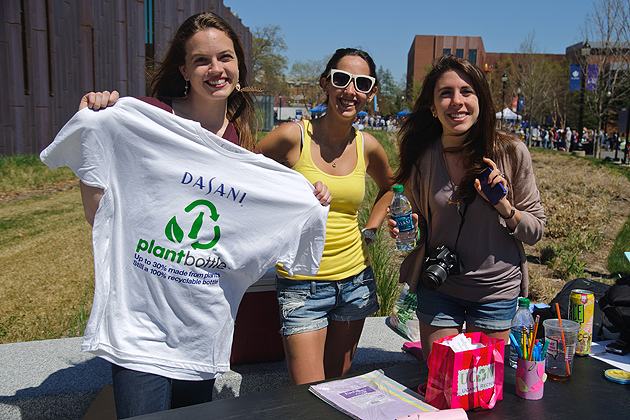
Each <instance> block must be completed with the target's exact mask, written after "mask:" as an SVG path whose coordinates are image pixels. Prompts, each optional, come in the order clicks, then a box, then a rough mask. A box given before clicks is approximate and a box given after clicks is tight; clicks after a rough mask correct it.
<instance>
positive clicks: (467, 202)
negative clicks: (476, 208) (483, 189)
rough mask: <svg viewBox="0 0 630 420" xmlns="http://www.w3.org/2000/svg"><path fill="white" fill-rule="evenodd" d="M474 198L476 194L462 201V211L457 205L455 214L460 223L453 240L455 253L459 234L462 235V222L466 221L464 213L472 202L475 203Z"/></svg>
mask: <svg viewBox="0 0 630 420" xmlns="http://www.w3.org/2000/svg"><path fill="white" fill-rule="evenodd" d="M475 198H476V194H475V195H473V196H472V198H471V197H466V198H465V199H464V200H463V201H464V209H463V211H462V209H460V206H459V204H460V203H457V213H459V217H460V218H461V220H460V222H459V230H458V231H457V239H455V247H454V250H455V251H457V243H458V242H459V235H460V233H462V228H463V227H464V222H465V221H466V212H467V211H468V206H469V205H471V204H472V203H473V201H475Z"/></svg>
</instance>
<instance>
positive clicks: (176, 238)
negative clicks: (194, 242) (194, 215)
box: [164, 216, 184, 244]
mask: <svg viewBox="0 0 630 420" xmlns="http://www.w3.org/2000/svg"><path fill="white" fill-rule="evenodd" d="M164 233H165V234H166V237H167V238H168V239H169V240H170V241H171V242H177V243H180V244H181V243H182V239H184V231H183V230H182V228H180V227H179V225H178V224H177V220H176V219H175V216H173V218H172V219H171V220H169V221H168V223H167V224H166V229H164Z"/></svg>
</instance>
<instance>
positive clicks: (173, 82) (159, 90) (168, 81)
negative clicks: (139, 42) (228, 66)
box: [150, 12, 256, 151]
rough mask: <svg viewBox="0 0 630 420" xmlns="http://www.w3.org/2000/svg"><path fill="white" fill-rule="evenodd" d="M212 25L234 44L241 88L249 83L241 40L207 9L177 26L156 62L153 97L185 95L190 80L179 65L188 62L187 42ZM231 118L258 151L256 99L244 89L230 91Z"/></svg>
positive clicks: (240, 134)
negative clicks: (185, 77) (255, 133)
mask: <svg viewBox="0 0 630 420" xmlns="http://www.w3.org/2000/svg"><path fill="white" fill-rule="evenodd" d="M210 28H214V29H218V30H220V31H222V32H224V33H225V34H226V35H227V36H228V37H229V38H230V39H231V40H232V42H233V43H234V51H235V52H236V58H237V60H238V72H239V77H238V79H239V80H238V82H239V84H240V85H241V88H244V87H246V86H247V66H246V65H245V50H244V48H243V44H242V43H241V40H240V39H239V37H238V35H237V34H236V32H235V31H234V29H232V27H231V26H230V25H229V24H228V23H227V22H226V21H225V20H223V18H221V17H220V16H218V15H216V14H214V13H212V12H206V13H198V14H196V15H193V16H191V17H189V18H188V19H186V20H185V21H184V23H182V24H181V26H180V27H179V29H177V32H176V33H175V36H174V37H173V39H172V40H171V42H170V44H169V47H168V50H167V51H166V54H165V55H164V58H163V59H162V61H159V62H157V63H156V67H155V71H154V72H153V74H152V75H151V80H150V87H151V96H153V97H156V98H158V99H160V100H164V99H181V98H184V90H185V87H186V80H185V79H184V76H182V74H181V72H180V71H179V67H180V66H182V65H184V64H185V62H186V42H188V40H189V39H190V38H191V37H192V36H193V35H195V34H196V33H197V32H200V31H203V30H206V29H210ZM227 118H228V120H229V121H230V122H231V123H232V124H233V125H234V128H235V129H236V132H237V133H238V137H239V144H240V145H241V146H242V147H244V148H245V149H247V150H251V151H253V150H255V144H256V143H255V139H254V101H253V99H252V97H251V96H250V94H249V93H248V92H246V91H243V89H241V91H240V92H238V91H236V90H235V91H233V92H232V93H231V94H230V96H229V98H228V106H227Z"/></svg>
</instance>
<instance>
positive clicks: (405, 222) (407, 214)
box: [389, 184, 417, 251]
mask: <svg viewBox="0 0 630 420" xmlns="http://www.w3.org/2000/svg"><path fill="white" fill-rule="evenodd" d="M403 190H404V188H403V186H402V185H400V184H396V185H394V194H396V195H394V199H393V200H392V204H391V205H390V207H389V208H390V211H391V215H392V219H394V220H395V221H396V227H397V228H398V231H399V232H398V238H397V239H396V249H397V250H398V251H411V250H412V249H413V248H414V247H415V246H416V237H417V231H416V227H415V226H414V225H413V219H412V218H411V204H410V203H409V200H408V199H407V197H405V195H404V194H403Z"/></svg>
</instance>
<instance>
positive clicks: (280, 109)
mask: <svg viewBox="0 0 630 420" xmlns="http://www.w3.org/2000/svg"><path fill="white" fill-rule="evenodd" d="M281 122H282V93H278V124H280V123H281Z"/></svg>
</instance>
